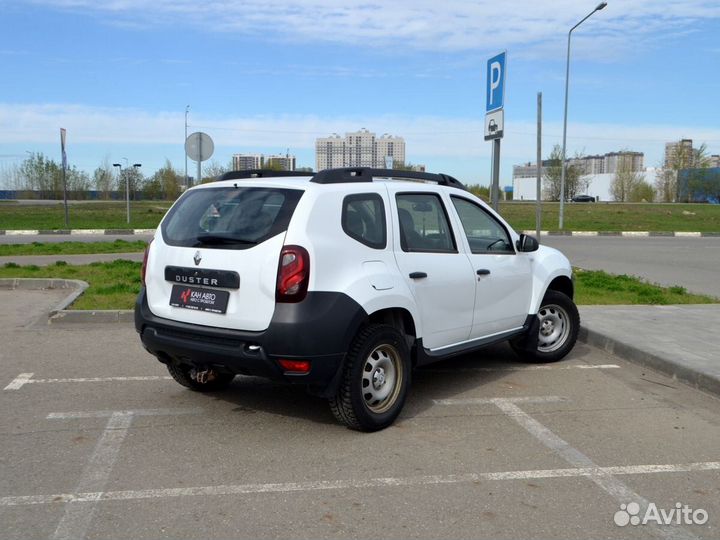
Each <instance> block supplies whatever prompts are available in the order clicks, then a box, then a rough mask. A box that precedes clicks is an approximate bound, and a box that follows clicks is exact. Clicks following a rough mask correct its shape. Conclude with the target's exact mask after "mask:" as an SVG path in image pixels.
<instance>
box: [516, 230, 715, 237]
mask: <svg viewBox="0 0 720 540" xmlns="http://www.w3.org/2000/svg"><path fill="white" fill-rule="evenodd" d="M521 232H523V233H525V234H529V235H533V236H534V235H535V233H536V232H537V231H534V230H532V231H530V230H525V231H521ZM540 235H541V236H618V237H619V236H624V237H630V238H645V237H651V236H652V237H675V238H717V237H720V232H698V231H690V232H688V231H540Z"/></svg>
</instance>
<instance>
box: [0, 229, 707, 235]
mask: <svg viewBox="0 0 720 540" xmlns="http://www.w3.org/2000/svg"><path fill="white" fill-rule="evenodd" d="M40 234H48V235H58V236H68V235H69V236H78V235H81V236H86V235H87V236H95V235H97V236H121V235H135V234H139V235H147V234H155V229H52V230H50V229H5V230H0V236H37V235H40ZM718 234H719V235H720V233H718Z"/></svg>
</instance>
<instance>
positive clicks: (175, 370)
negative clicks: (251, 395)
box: [167, 364, 235, 392]
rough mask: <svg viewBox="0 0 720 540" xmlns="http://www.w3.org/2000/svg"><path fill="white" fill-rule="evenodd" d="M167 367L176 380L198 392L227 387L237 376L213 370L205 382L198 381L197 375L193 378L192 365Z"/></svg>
mask: <svg viewBox="0 0 720 540" xmlns="http://www.w3.org/2000/svg"><path fill="white" fill-rule="evenodd" d="M167 369H168V371H169V372H170V375H171V376H172V378H173V379H175V381H176V382H178V383H179V384H181V385H183V386H184V387H186V388H190V389H191V390H195V391H196V392H213V391H215V390H222V389H223V388H227V387H228V386H229V385H230V383H231V382H232V380H233V379H234V378H235V375H232V374H230V373H217V372H216V371H212V370H211V371H209V372H208V373H207V374H206V375H205V377H203V382H198V380H197V377H195V378H193V376H192V374H191V371H192V368H191V367H190V366H185V365H182V364H167Z"/></svg>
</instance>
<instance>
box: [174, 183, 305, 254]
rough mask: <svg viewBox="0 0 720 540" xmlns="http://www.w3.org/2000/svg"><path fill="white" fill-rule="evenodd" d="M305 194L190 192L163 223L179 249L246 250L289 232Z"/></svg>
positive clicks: (257, 189) (264, 190) (244, 190)
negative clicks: (294, 214) (301, 198)
mask: <svg viewBox="0 0 720 540" xmlns="http://www.w3.org/2000/svg"><path fill="white" fill-rule="evenodd" d="M302 194H303V191H301V190H297V189H277V188H260V187H237V188H235V187H222V188H209V189H199V190H196V191H189V192H187V193H186V194H185V195H184V196H183V197H182V198H181V199H180V200H179V201H178V203H177V204H176V205H175V206H173V208H172V209H171V210H170V213H169V214H168V216H167V218H166V219H164V220H163V224H162V234H163V239H164V240H165V242H166V243H167V244H169V245H171V246H178V247H215V248H220V249H223V248H226V249H246V248H249V247H252V246H254V245H257V244H259V243H261V242H264V241H265V240H267V239H268V238H272V237H273V236H275V235H277V234H280V233H281V232H284V231H286V230H287V227H288V224H289V223H290V218H291V217H292V215H293V212H294V211H295V207H296V206H297V203H298V201H299V200H300V197H302Z"/></svg>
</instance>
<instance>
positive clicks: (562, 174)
mask: <svg viewBox="0 0 720 540" xmlns="http://www.w3.org/2000/svg"><path fill="white" fill-rule="evenodd" d="M574 29H575V28H573V30H574ZM571 34H572V30H570V31H569V32H568V45H567V64H566V65H565V116H564V117H563V147H562V161H561V162H560V223H559V224H558V226H559V228H560V230H562V229H563V226H564V223H563V222H564V218H565V152H566V148H567V116H568V115H567V113H568V87H569V83H570V35H571Z"/></svg>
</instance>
